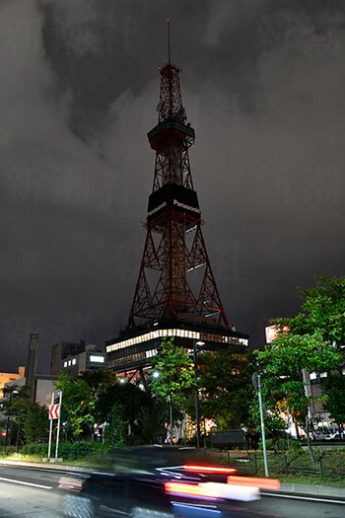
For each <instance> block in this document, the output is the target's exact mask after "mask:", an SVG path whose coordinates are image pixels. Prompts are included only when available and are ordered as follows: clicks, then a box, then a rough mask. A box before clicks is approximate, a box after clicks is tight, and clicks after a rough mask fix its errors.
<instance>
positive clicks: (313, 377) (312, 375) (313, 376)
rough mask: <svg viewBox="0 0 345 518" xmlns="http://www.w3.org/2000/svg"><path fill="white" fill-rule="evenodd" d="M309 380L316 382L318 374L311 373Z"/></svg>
mask: <svg viewBox="0 0 345 518" xmlns="http://www.w3.org/2000/svg"><path fill="white" fill-rule="evenodd" d="M309 378H310V379H311V380H316V379H317V374H316V372H311V373H310V374H309Z"/></svg>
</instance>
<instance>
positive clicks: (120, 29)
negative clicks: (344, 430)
mask: <svg viewBox="0 0 345 518" xmlns="http://www.w3.org/2000/svg"><path fill="white" fill-rule="evenodd" d="M166 16H170V17H171V19H172V22H171V33H172V61H173V62H175V63H176V64H178V65H179V66H180V67H181V68H182V70H183V71H182V73H181V81H182V92H183V101H184V106H185V108H186V111H187V116H188V120H189V121H190V122H191V124H192V126H193V127H194V128H195V131H196V143H195V145H194V146H193V147H192V148H191V150H190V159H191V166H192V175H193V181H194V187H195V189H196V191H197V193H198V197H199V203H200V206H201V211H202V217H203V219H204V220H205V222H206V223H205V225H204V227H203V232H204V236H205V239H206V245H207V250H208V253H209V256H210V260H211V264H212V267H213V271H214V274H215V277H216V280H217V284H218V288H219V291H220V294H221V298H222V301H223V304H224V306H225V309H226V312H227V315H228V317H229V319H230V320H231V321H232V322H233V323H234V324H235V326H236V327H237V329H238V330H240V331H242V332H247V333H249V334H250V335H251V337H252V340H251V345H252V346H257V345H261V344H263V343H264V327H265V325H266V323H267V321H268V319H269V318H271V317H274V316H282V315H292V314H293V313H294V312H296V311H297V310H298V307H299V296H298V292H297V289H298V288H302V287H307V286H311V285H312V284H313V282H314V281H313V280H314V277H315V276H316V275H320V274H323V275H330V276H332V275H335V276H339V275H344V259H345V245H344V238H345V235H344V234H345V232H344V212H345V211H344V187H345V171H344V163H345V131H344V126H345V100H344V97H345V2H344V1H343V0H338V1H337V0H334V1H332V0H310V1H309V0H188V1H187V0H174V1H172V0H171V1H168V0H166V1H164V0H160V1H158V0H0V70H1V76H0V196H1V212H2V217H1V220H0V239H1V240H0V243H1V254H0V264H1V268H0V275H1V292H0V293H1V296H0V314H1V321H0V348H1V362H0V371H4V370H5V371H6V370H16V369H17V366H18V365H19V364H23V363H25V361H26V356H27V344H28V339H29V333H30V331H32V329H33V326H36V330H37V331H38V332H39V333H40V350H39V367H40V370H41V371H45V372H47V371H48V368H49V367H48V365H49V358H50V349H51V346H52V344H53V343H55V342H57V341H59V340H62V341H79V340H80V339H81V338H85V339H87V341H88V342H91V343H102V342H104V340H106V339H110V338H113V337H114V336H116V334H117V333H118V331H119V330H120V329H121V328H122V327H123V326H124V325H125V324H126V321H127V317H128V313H129V309H130V306H131V303H132V298H133V295H134V287H135V283H136V280H137V275H138V272H139V265H140V260H141V255H142V251H143V246H144V239H145V230H144V228H143V226H142V223H143V222H144V221H145V219H146V210H147V203H148V196H149V194H150V192H151V190H152V182H153V171H154V153H153V151H151V150H150V147H149V144H148V141H147V136H146V133H147V132H148V131H149V130H150V129H151V128H152V127H153V126H154V125H155V124H156V122H157V111H156V107H157V104H158V100H159V71H158V67H159V66H160V65H162V64H164V63H165V62H166V58H167V48H166V24H165V18H166Z"/></svg>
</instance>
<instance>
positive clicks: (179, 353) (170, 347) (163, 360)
mask: <svg viewBox="0 0 345 518" xmlns="http://www.w3.org/2000/svg"><path fill="white" fill-rule="evenodd" d="M153 368H154V370H155V371H156V372H157V373H158V377H156V378H153V380H152V382H151V385H150V388H151V390H152V392H153V393H154V394H156V395H157V396H159V397H160V398H163V399H164V400H165V401H167V402H168V403H169V407H170V412H169V414H170V415H169V428H170V441H171V435H172V433H171V432H172V426H173V407H176V409H177V410H180V411H182V412H183V411H184V410H185V408H186V406H187V400H188V398H190V397H191V394H192V389H193V388H195V375H194V362H193V360H192V358H191V357H190V355H189V354H188V353H187V352H185V351H184V349H183V348H182V347H179V346H176V345H175V344H174V340H173V339H163V340H162V342H161V347H160V352H159V354H158V355H157V356H156V357H155V358H154V359H153Z"/></svg>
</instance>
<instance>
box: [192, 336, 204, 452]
mask: <svg viewBox="0 0 345 518" xmlns="http://www.w3.org/2000/svg"><path fill="white" fill-rule="evenodd" d="M198 345H205V342H201V341H200V340H199V341H195V340H194V341H193V361H194V379H195V389H194V404H195V424H196V447H197V449H198V450H199V448H200V402H199V369H198V348H197V346H198Z"/></svg>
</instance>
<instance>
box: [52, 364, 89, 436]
mask: <svg viewBox="0 0 345 518" xmlns="http://www.w3.org/2000/svg"><path fill="white" fill-rule="evenodd" d="M56 388H57V389H58V390H62V394H63V398H62V405H61V421H62V422H63V423H64V434H65V439H66V440H74V439H76V438H78V437H79V436H80V435H82V434H83V433H84V434H90V426H93V423H94V416H93V409H94V400H93V399H92V398H91V387H90V386H89V385H88V383H87V382H86V381H85V380H84V379H82V378H77V379H70V378H69V376H68V375H67V374H66V373H64V372H62V373H60V374H59V377H58V381H57V383H56Z"/></svg>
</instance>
